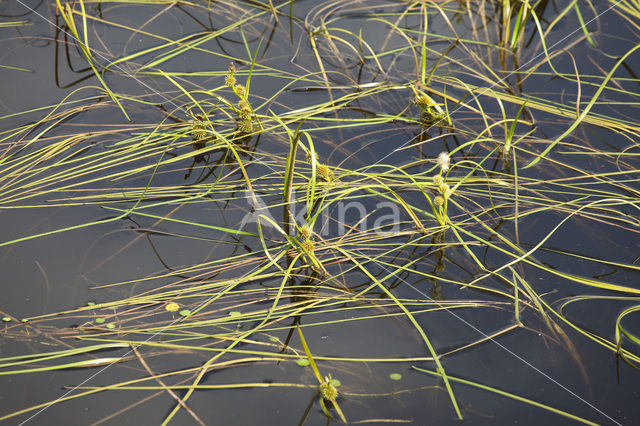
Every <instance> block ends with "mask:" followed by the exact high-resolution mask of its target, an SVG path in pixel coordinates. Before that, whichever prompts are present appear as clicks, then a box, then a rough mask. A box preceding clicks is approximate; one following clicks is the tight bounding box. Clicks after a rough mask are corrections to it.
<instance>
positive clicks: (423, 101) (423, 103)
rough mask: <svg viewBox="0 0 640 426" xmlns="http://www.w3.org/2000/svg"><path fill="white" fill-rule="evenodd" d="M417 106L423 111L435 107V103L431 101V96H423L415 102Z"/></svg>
mask: <svg viewBox="0 0 640 426" xmlns="http://www.w3.org/2000/svg"><path fill="white" fill-rule="evenodd" d="M415 102H416V104H417V105H418V106H419V107H420V108H421V109H427V108H429V107H430V106H432V105H434V104H435V102H433V99H431V98H430V97H429V96H427V95H421V96H418V97H417V98H416V100H415Z"/></svg>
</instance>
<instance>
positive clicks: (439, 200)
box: [433, 195, 444, 207]
mask: <svg viewBox="0 0 640 426" xmlns="http://www.w3.org/2000/svg"><path fill="white" fill-rule="evenodd" d="M433 204H435V205H436V206H438V207H440V206H441V205H443V204H444V198H443V197H442V196H440V195H436V196H435V198H434V199H433Z"/></svg>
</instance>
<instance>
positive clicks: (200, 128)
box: [191, 114, 207, 141]
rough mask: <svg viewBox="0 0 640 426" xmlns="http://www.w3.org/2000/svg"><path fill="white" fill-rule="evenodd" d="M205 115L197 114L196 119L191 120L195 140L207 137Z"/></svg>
mask: <svg viewBox="0 0 640 426" xmlns="http://www.w3.org/2000/svg"><path fill="white" fill-rule="evenodd" d="M204 120H205V117H204V116H203V115H201V114H196V115H195V116H194V119H193V120H191V123H192V124H191V138H192V139H193V140H194V141H197V140H200V139H204V138H206V137H207V132H206V128H207V127H206V125H205V122H204Z"/></svg>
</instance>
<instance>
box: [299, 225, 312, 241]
mask: <svg viewBox="0 0 640 426" xmlns="http://www.w3.org/2000/svg"><path fill="white" fill-rule="evenodd" d="M300 236H301V237H302V238H303V239H304V240H308V239H309V238H310V237H311V229H310V228H309V227H308V226H307V225H303V226H302V228H300Z"/></svg>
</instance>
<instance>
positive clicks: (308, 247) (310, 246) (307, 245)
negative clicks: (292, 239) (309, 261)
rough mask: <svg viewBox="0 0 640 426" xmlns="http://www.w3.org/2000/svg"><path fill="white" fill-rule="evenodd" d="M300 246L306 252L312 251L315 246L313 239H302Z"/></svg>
mask: <svg viewBox="0 0 640 426" xmlns="http://www.w3.org/2000/svg"><path fill="white" fill-rule="evenodd" d="M301 246H302V249H303V250H304V251H305V252H308V253H313V250H314V249H315V246H314V245H313V241H311V240H304V242H303V243H302V244H301Z"/></svg>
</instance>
